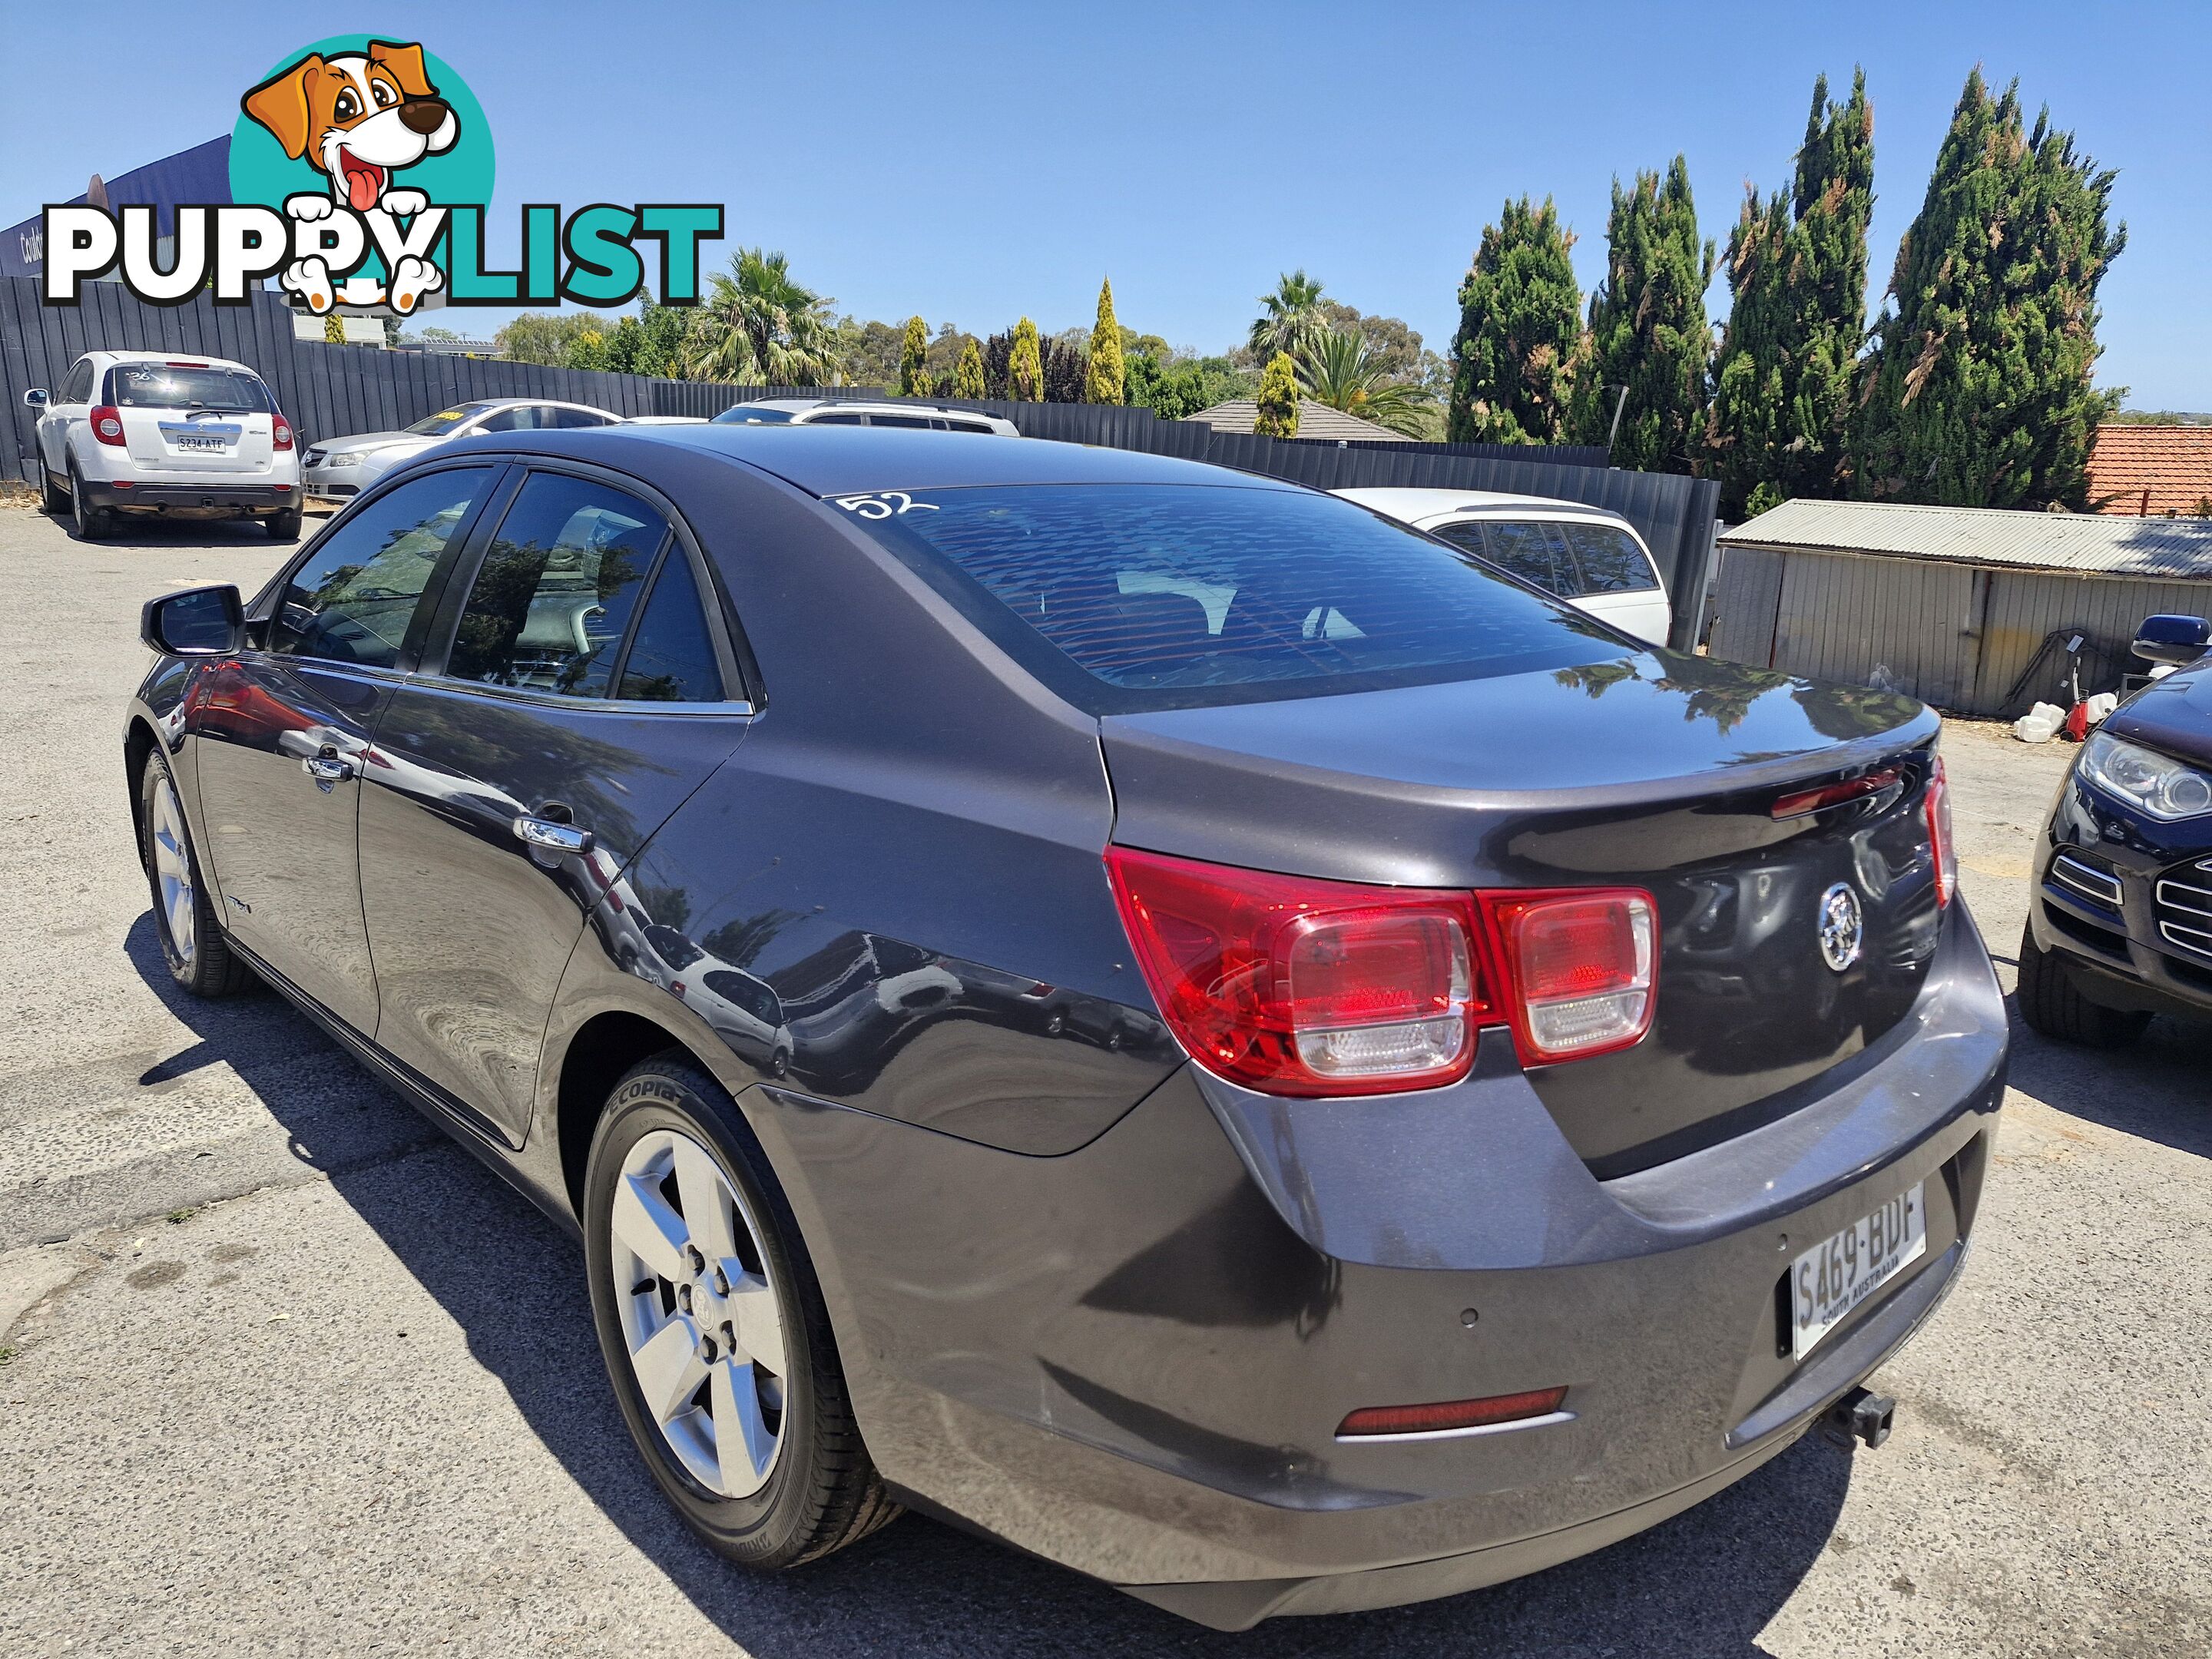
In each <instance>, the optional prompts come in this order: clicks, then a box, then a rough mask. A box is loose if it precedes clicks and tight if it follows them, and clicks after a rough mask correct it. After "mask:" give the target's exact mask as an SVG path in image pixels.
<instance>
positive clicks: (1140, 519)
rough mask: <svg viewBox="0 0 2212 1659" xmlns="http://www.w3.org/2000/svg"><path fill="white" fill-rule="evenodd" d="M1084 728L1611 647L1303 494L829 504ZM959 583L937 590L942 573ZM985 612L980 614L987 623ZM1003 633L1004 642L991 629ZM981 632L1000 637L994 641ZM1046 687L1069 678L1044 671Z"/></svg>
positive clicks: (1614, 645)
mask: <svg viewBox="0 0 2212 1659" xmlns="http://www.w3.org/2000/svg"><path fill="white" fill-rule="evenodd" d="M832 505H834V506H836V507H842V508H843V509H844V510H845V511H846V512H847V513H850V514H851V515H852V518H853V520H854V522H855V523H856V524H858V525H860V526H862V527H863V528H865V529H866V530H868V531H869V532H872V533H873V534H875V535H876V536H877V537H878V538H879V539H881V540H883V541H884V543H886V544H888V545H890V547H891V548H892V549H893V550H895V551H896V552H898V553H899V554H900V555H901V556H902V557H903V558H904V559H905V560H906V562H908V563H909V564H910V565H912V566H914V567H915V568H916V569H918V570H920V571H921V573H922V574H924V575H926V576H929V577H931V578H932V580H933V581H935V583H936V585H937V586H939V588H940V590H941V591H944V592H947V593H948V595H949V596H950V597H951V598H953V599H956V600H961V599H968V600H969V602H970V603H969V609H970V611H971V614H975V606H974V605H973V603H972V601H973V599H975V597H977V595H976V592H975V590H978V589H980V590H981V595H987V596H988V599H990V600H991V601H994V602H995V604H994V605H991V606H988V607H986V608H985V613H984V614H980V615H977V616H976V619H977V620H978V621H979V622H981V623H982V624H983V625H984V626H985V627H986V629H987V630H988V631H991V632H992V633H994V635H996V636H997V637H999V638H1000V640H1001V641H1002V642H1005V643H1007V644H1008V645H1009V646H1010V648H1012V649H1013V650H1014V651H1015V653H1016V654H1017V655H1018V656H1022V657H1024V659H1028V660H1030V661H1031V662H1035V660H1036V653H1035V652H1034V651H1033V650H1025V649H1024V640H1023V639H1022V638H1021V637H1019V636H1020V635H1023V634H1026V635H1027V636H1028V641H1030V642H1034V641H1043V642H1045V643H1046V644H1048V646H1049V647H1051V653H1050V654H1053V655H1055V656H1056V657H1057V658H1058V659H1060V661H1061V662H1062V663H1066V664H1072V665H1073V666H1074V667H1076V668H1077V669H1079V670H1080V671H1082V675H1083V676H1084V677H1085V678H1087V679H1088V680H1089V681H1090V682H1091V684H1092V685H1093V686H1095V687H1097V688H1099V689H1101V690H1102V691H1103V695H1101V696H1085V695H1083V693H1082V691H1081V690H1077V691H1076V692H1075V693H1074V696H1075V697H1076V700H1077V701H1078V702H1084V703H1085V704H1087V705H1089V706H1091V707H1093V708H1097V710H1098V711H1099V712H1115V711H1117V710H1122V709H1130V708H1165V707H1175V706H1181V705H1188V704H1192V703H1210V702H1248V701H1252V700H1254V699H1256V698H1263V697H1276V696H1310V695H1314V694H1316V693H1322V692H1338V691H1353V690H1368V689H1375V688H1380V687H1383V686H1388V685H1394V684H1415V683H1419V682H1422V681H1435V680H1443V679H1456V678H1477V677H1480V676H1483V675H1487V674H1496V673H1504V672H1514V671H1523V670H1528V669H1535V668H1548V667H1565V666H1570V665H1575V664H1579V663H1588V662H1596V661H1601V660H1605V659H1610V658H1614V657H1618V656H1620V655H1621V654H1622V649H1623V647H1622V646H1621V643H1620V641H1619V639H1618V637H1617V636H1615V635H1612V634H1610V633H1608V632H1607V631H1606V630H1605V629H1604V628H1603V627H1602V626H1601V625H1600V624H1597V623H1594V622H1592V621H1591V620H1589V618H1587V617H1582V616H1580V615H1579V614H1578V613H1577V612H1574V611H1571V610H1568V609H1567V608H1565V607H1564V606H1562V605H1557V604H1554V603H1553V602H1551V601H1549V600H1547V599H1542V598H1540V597H1539V596H1537V595H1535V594H1533V593H1530V592H1528V591H1527V590H1526V589H1524V588H1522V587H1519V586H1516V585H1514V584H1513V583H1511V582H1510V581H1507V580H1504V579H1503V578H1501V577H1500V576H1498V574H1496V573H1495V572H1494V571H1492V570H1490V569H1488V568H1485V567H1484V566H1483V565H1481V564H1480V563H1479V562H1476V561H1474V560H1473V559H1470V558H1468V557H1467V556H1463V555H1462V554H1461V553H1460V552H1459V551H1458V550H1455V549H1453V548H1450V547H1447V546H1443V545H1441V544H1438V543H1437V542H1434V541H1431V540H1430V539H1429V538H1426V537H1425V536H1422V535H1420V534H1419V533H1417V532H1413V531H1411V530H1407V529H1406V528H1404V527H1403V526H1399V525H1396V524H1395V523H1392V522H1390V521H1389V520H1383V519H1380V518H1377V517H1376V515H1375V514H1373V513H1369V512H1368V511H1367V510H1366V509H1364V507H1355V506H1353V505H1352V503H1350V502H1348V501H1339V500H1337V499H1335V498H1334V497H1333V496H1328V495H1315V494H1310V493H1308V492H1304V491H1293V490H1284V489H1240V488H1233V487H1232V488H1222V487H1212V486H1205V485H1188V484H1080V485H1050V484H1047V485H1029V486H1000V487H991V488H981V489H938V490H924V491H921V492H917V493H915V494H912V495H902V494H898V493H895V492H886V493H884V494H880V495H865V496H850V495H848V496H843V497H836V498H832ZM948 568H949V570H950V571H951V572H956V573H957V575H958V576H959V577H960V578H962V579H963V581H960V582H948V581H946V580H944V576H945V573H946V571H947V570H948ZM993 612H995V614H991V613H993ZM1015 619H1018V623H1019V624H1020V626H1019V627H1018V628H1017V629H1012V630H1009V629H1006V628H1005V627H1004V626H1003V624H1004V623H1006V622H1008V621H1012V620H1015ZM994 624H998V625H994ZM1043 677H1044V678H1047V679H1048V680H1054V681H1058V682H1060V684H1061V685H1062V686H1063V688H1065V686H1066V677H1065V676H1064V675H1060V674H1054V673H1053V672H1051V671H1050V670H1049V667H1048V669H1047V670H1046V671H1045V673H1044V676H1043Z"/></svg>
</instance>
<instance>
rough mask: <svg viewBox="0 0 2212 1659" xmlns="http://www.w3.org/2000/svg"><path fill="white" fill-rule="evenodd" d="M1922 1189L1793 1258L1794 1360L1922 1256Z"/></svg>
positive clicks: (1924, 1206)
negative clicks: (1794, 1259) (1795, 1258)
mask: <svg viewBox="0 0 2212 1659" xmlns="http://www.w3.org/2000/svg"><path fill="white" fill-rule="evenodd" d="M1925 1185H1926V1183H1925V1182H1916V1183H1915V1184H1914V1185H1913V1186H1912V1187H1911V1188H1910V1189H1909V1190H1907V1191H1905V1192H1902V1193H1899V1194H1898V1195H1897V1196H1896V1197H1895V1198H1893V1199H1891V1200H1889V1202H1888V1203H1887V1204H1885V1205H1883V1206H1881V1208H1880V1209H1878V1210H1876V1211H1875V1212H1874V1213H1873V1214H1872V1215H1870V1216H1867V1217H1865V1218H1863V1219H1862V1220H1860V1221H1858V1222H1857V1223H1855V1224H1854V1225H1851V1226H1849V1227H1846V1228H1844V1230H1843V1231H1841V1232H1839V1233H1838V1234H1836V1235H1835V1237H1832V1238H1830V1239H1827V1240H1826V1241H1824V1242H1823V1243H1820V1244H1818V1245H1815V1246H1814V1248H1813V1249H1809V1250H1808V1251H1806V1252H1805V1254H1804V1255H1801V1256H1799V1257H1798V1258H1797V1260H1796V1263H1795V1264H1794V1265H1793V1266H1792V1267H1790V1307H1791V1311H1792V1313H1793V1314H1794V1316H1795V1320H1796V1322H1795V1324H1794V1326H1793V1327H1792V1328H1791V1333H1790V1352H1791V1354H1792V1355H1793V1356H1794V1357H1796V1358H1799V1359H1802V1358H1804V1357H1805V1356H1806V1355H1807V1354H1808V1353H1810V1352H1813V1349H1814V1346H1815V1345H1816V1344H1818V1343H1819V1342H1820V1339H1821V1338H1822V1337H1824V1336H1826V1335H1827V1334H1828V1333H1829V1332H1830V1331H1832V1330H1833V1329H1835V1328H1836V1327H1837V1326H1838V1325H1840V1324H1842V1323H1843V1322H1844V1320H1846V1319H1848V1318H1849V1317H1850V1315H1851V1313H1852V1312H1853V1310H1856V1309H1857V1308H1859V1307H1860V1306H1862V1305H1863V1304H1864V1303H1865V1302H1866V1300H1867V1298H1868V1297H1871V1296H1872V1295H1873V1294H1874V1293H1875V1291H1878V1290H1880V1289H1881V1287H1882V1286H1883V1285H1887V1283H1888V1282H1889V1281H1890V1280H1891V1279H1894V1278H1896V1277H1897V1275H1898V1274H1899V1273H1901V1272H1902V1271H1904V1269H1905V1268H1906V1267H1910V1266H1911V1264H1912V1263H1913V1262H1915V1261H1918V1260H1919V1259H1920V1258H1921V1257H1922V1256H1923V1255H1925V1254H1926V1253H1927V1250H1928V1206H1927V1204H1926V1203H1925V1201H1924V1194H1923V1190H1922V1189H1923V1187H1924V1186H1925Z"/></svg>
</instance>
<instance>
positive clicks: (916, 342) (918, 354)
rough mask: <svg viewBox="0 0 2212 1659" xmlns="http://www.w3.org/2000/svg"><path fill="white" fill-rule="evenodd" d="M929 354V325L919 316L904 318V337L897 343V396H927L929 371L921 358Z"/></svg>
mask: <svg viewBox="0 0 2212 1659" xmlns="http://www.w3.org/2000/svg"><path fill="white" fill-rule="evenodd" d="M927 356H929V325H928V324H927V323H925V322H923V321H922V320H921V318H919V317H909V318H908V319H906V337H905V339H904V340H902V342H900V344H899V381H898V389H899V396H900V397H902V398H927V396H929V389H930V388H929V371H928V369H927V368H925V367H924V364H923V360H924V359H925V358H927Z"/></svg>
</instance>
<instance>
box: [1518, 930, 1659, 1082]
mask: <svg viewBox="0 0 2212 1659" xmlns="http://www.w3.org/2000/svg"><path fill="white" fill-rule="evenodd" d="M1482 901H1483V908H1484V909H1485V910H1486V912H1487V913H1488V915H1489V918H1490V925H1491V927H1492V931H1493V933H1495V935H1496V938H1497V940H1498V959H1499V960H1500V962H1502V963H1504V970H1505V981H1506V998H1507V1001H1508V1004H1509V1005H1510V1008H1511V1010H1512V1014H1513V1033H1514V1036H1516V1037H1517V1038H1519V1040H1520V1043H1521V1054H1522V1058H1523V1059H1524V1060H1580V1059H1583V1057H1585V1056H1587V1055H1589V1054H1608V1053H1610V1052H1612V1051H1613V1049H1615V1048H1628V1047H1629V1046H1630V1045H1631V1044H1632V1043H1636V1042H1642V1041H1643V1039H1644V1033H1645V1032H1646V1031H1648V1030H1650V1029H1651V1013H1652V1006H1653V1003H1654V1002H1655V1000H1656V998H1655V997H1654V995H1653V992H1654V990H1655V989H1656V979H1657V975H1658V923H1657V918H1656V915H1655V913H1654V911H1653V908H1652V903H1651V898H1650V895H1649V894H1647V893H1642V892H1638V891H1635V890H1629V889H1603V888H1576V889H1570V890H1566V891H1563V892H1552V893H1541V892H1512V891H1506V892H1488V893H1485V894H1484V895H1483V896H1482Z"/></svg>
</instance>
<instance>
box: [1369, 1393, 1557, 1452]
mask: <svg viewBox="0 0 2212 1659" xmlns="http://www.w3.org/2000/svg"><path fill="white" fill-rule="evenodd" d="M1566 1397H1567V1391H1566V1390H1565V1389H1529V1390H1528V1392H1527V1393H1525V1394H1494V1395H1490V1396H1489V1397H1488V1398H1487V1399H1484V1400H1442V1401H1437V1402H1436V1403H1435V1404H1433V1405H1428V1406H1366V1407H1361V1408H1360V1409H1359V1410H1358V1411H1356V1412H1353V1413H1352V1414H1351V1415H1350V1416H1348V1417H1346V1419H1344V1421H1343V1422H1341V1423H1340V1424H1339V1425H1337V1430H1336V1437H1337V1438H1338V1439H1340V1440H1373V1439H1378V1438H1383V1437H1388V1436H1392V1435H1417V1434H1422V1435H1425V1434H1454V1433H1467V1432H1469V1431H1480V1430H1483V1429H1498V1428H1516V1427H1519V1426H1521V1425H1524V1424H1528V1423H1532V1422H1534V1421H1535V1420H1537V1419H1551V1418H1564V1417H1565V1415H1566V1413H1563V1412H1561V1411H1560V1409H1559V1407H1560V1405H1561V1403H1562V1402H1563V1401H1565V1399H1566Z"/></svg>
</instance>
